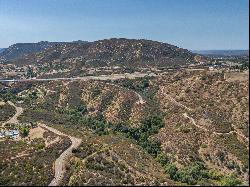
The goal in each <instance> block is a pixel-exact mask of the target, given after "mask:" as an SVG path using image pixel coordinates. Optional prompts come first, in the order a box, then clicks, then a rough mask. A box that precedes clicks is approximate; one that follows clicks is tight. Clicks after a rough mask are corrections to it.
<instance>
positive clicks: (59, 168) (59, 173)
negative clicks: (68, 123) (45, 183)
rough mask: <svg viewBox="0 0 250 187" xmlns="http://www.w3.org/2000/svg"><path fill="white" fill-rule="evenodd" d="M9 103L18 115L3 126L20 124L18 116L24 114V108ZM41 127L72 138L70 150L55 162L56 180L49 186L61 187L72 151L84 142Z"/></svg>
mask: <svg viewBox="0 0 250 187" xmlns="http://www.w3.org/2000/svg"><path fill="white" fill-rule="evenodd" d="M8 103H9V104H10V105H11V106H13V107H15V109H16V113H15V115H14V116H13V117H12V118H11V119H9V120H8V121H6V122H5V123H3V125H5V124H7V123H14V124H16V123H18V120H17V118H18V116H20V115H21V114H22V113H23V108H22V107H17V106H16V105H15V104H14V103H12V102H11V101H8ZM39 126H40V127H43V128H45V129H47V130H49V131H51V132H53V133H55V134H57V135H59V136H66V137H68V138H70V140H71V142H72V144H71V146H70V147H69V148H68V149H66V150H65V151H64V152H63V153H62V154H61V155H60V157H59V158H58V159H56V161H55V176H54V179H53V180H52V181H51V183H50V184H49V186H58V185H60V182H61V180H62V179H63V175H64V173H65V162H66V159H67V158H68V157H69V156H70V155H71V154H72V150H73V149H74V148H77V147H78V146H79V145H80V144H81V142H82V140H81V139H78V138H75V137H72V136H69V135H66V134H64V133H62V132H60V131H58V130H56V129H54V128H52V127H48V126H46V125H44V124H39Z"/></svg>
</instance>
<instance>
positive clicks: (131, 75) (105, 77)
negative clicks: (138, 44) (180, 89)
mask: <svg viewBox="0 0 250 187" xmlns="http://www.w3.org/2000/svg"><path fill="white" fill-rule="evenodd" d="M145 76H157V75H156V74H154V73H149V74H148V73H125V74H113V75H100V76H85V77H69V78H66V77H61V78H44V79H40V78H37V79H0V82H33V81H57V80H118V79H125V78H129V79H133V78H139V77H145Z"/></svg>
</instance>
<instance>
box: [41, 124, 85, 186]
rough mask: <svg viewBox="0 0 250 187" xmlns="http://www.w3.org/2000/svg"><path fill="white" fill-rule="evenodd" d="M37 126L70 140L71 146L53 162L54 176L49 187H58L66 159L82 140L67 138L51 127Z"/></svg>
mask: <svg viewBox="0 0 250 187" xmlns="http://www.w3.org/2000/svg"><path fill="white" fill-rule="evenodd" d="M39 126H40V127H43V128H45V129H47V130H49V131H51V132H53V133H55V134H57V135H59V136H66V137H68V138H70V140H71V142H72V144H71V146H70V147H69V148H68V149H66V150H65V151H64V152H63V153H62V154H61V155H60V157H59V158H58V159H56V161H55V176H54V179H53V180H52V181H51V183H50V184H49V186H59V185H60V183H61V181H62V179H63V175H64V173H65V162H66V159H67V158H68V157H69V156H70V155H72V150H73V149H74V148H77V147H78V146H79V145H80V144H81V142H82V140H81V139H78V138H75V137H72V136H69V135H66V134H64V133H62V132H60V131H58V130H56V129H54V128H52V127H48V126H46V125H44V124H39Z"/></svg>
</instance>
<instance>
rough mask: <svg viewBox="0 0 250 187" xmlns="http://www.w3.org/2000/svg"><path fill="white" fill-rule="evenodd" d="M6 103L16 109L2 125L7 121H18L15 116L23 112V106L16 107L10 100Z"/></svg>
mask: <svg viewBox="0 0 250 187" xmlns="http://www.w3.org/2000/svg"><path fill="white" fill-rule="evenodd" d="M8 104H9V105H11V106H13V107H15V109H16V113H15V115H14V116H12V118H10V119H9V120H8V121H6V122H4V123H3V126H4V125H5V124H7V123H14V124H16V123H18V120H17V117H18V116H20V115H21V114H22V113H23V108H22V107H17V106H16V105H15V104H14V103H12V102H11V101H8Z"/></svg>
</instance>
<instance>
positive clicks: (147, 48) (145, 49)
mask: <svg viewBox="0 0 250 187" xmlns="http://www.w3.org/2000/svg"><path fill="white" fill-rule="evenodd" d="M1 56H2V57H4V58H5V59H8V60H12V63H15V64H19V65H27V64H34V63H36V64H47V65H48V66H49V67H51V68H53V67H54V66H57V67H59V66H64V67H67V68H69V69H71V70H72V69H81V68H82V67H98V66H99V67H100V66H101V67H103V66H127V67H136V66H140V67H148V66H162V67H166V66H168V67H172V66H180V65H186V64H190V63H192V62H193V61H194V56H195V54H193V53H192V52H190V51H188V50H187V49H182V48H179V47H176V46H174V45H171V44H167V43H162V42H157V41H151V40H143V39H141V40H136V39H125V38H112V39H105V40H99V41H95V42H82V41H75V42H61V43H51V42H46V43H44V42H39V43H36V44H15V45H12V46H10V47H9V48H7V49H6V50H5V51H4V52H3V53H2V54H1V55H0V58H1ZM2 59H3V58H2Z"/></svg>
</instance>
